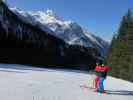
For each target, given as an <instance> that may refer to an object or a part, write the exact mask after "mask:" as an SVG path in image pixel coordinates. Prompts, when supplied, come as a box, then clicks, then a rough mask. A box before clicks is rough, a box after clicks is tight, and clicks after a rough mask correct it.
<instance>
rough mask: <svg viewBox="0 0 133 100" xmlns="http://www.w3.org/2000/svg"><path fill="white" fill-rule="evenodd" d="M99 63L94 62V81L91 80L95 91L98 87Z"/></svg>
mask: <svg viewBox="0 0 133 100" xmlns="http://www.w3.org/2000/svg"><path fill="white" fill-rule="evenodd" d="M100 67H101V66H100V65H99V63H96V67H95V72H96V78H95V79H94V81H93V85H94V89H95V91H97V89H98V82H99V79H100V76H101V75H100V73H101V72H100Z"/></svg>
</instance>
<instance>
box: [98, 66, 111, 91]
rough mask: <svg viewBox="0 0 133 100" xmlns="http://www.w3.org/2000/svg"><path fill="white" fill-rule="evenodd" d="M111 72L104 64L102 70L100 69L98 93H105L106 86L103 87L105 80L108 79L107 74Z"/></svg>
mask: <svg viewBox="0 0 133 100" xmlns="http://www.w3.org/2000/svg"><path fill="white" fill-rule="evenodd" d="M108 70H109V67H108V66H105V65H104V64H102V66H101V68H100V70H99V71H100V73H101V74H100V79H99V81H98V89H97V91H98V92H102V93H104V85H103V82H104V80H105V79H106V77H107V72H108Z"/></svg>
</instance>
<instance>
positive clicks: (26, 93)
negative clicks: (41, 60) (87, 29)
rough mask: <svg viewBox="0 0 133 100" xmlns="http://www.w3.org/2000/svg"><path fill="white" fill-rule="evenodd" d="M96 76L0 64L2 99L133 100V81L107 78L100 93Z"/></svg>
mask: <svg viewBox="0 0 133 100" xmlns="http://www.w3.org/2000/svg"><path fill="white" fill-rule="evenodd" d="M94 78H95V75H94V74H93V73H87V72H84V71H75V70H62V69H47V68H35V67H31V66H24V65H17V64H0V100H133V83H131V82H128V81H124V80H120V79H116V78H112V77H109V76H108V77H107V79H106V80H105V90H107V91H108V92H109V93H111V94H101V93H97V92H94V91H93V90H91V89H87V88H81V87H80V85H87V86H89V87H91V86H92V83H93V79H94Z"/></svg>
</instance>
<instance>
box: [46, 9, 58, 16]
mask: <svg viewBox="0 0 133 100" xmlns="http://www.w3.org/2000/svg"><path fill="white" fill-rule="evenodd" d="M46 14H47V15H48V16H57V15H56V13H55V12H54V11H53V10H51V9H48V10H47V11H46Z"/></svg>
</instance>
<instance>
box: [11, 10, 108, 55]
mask: <svg viewBox="0 0 133 100" xmlns="http://www.w3.org/2000/svg"><path fill="white" fill-rule="evenodd" d="M11 10H12V11H13V12H14V13H16V14H17V15H18V16H19V17H20V18H21V19H22V20H23V21H25V22H27V23H30V24H32V25H34V26H37V27H39V28H41V29H42V30H44V31H46V29H47V28H49V29H50V30H52V31H53V32H49V33H51V34H52V35H54V36H57V37H59V38H61V39H63V40H65V41H66V42H67V43H69V44H71V45H73V44H78V45H82V46H85V47H92V48H97V49H98V50H99V52H100V53H101V54H102V55H105V53H106V51H107V49H108V47H109V43H108V42H107V41H105V40H103V39H101V38H99V37H97V36H95V35H93V34H92V33H90V32H88V31H86V30H85V29H83V28H82V27H81V26H80V25H78V24H77V23H76V22H73V21H65V20H63V19H61V18H60V17H58V16H57V14H56V13H55V12H53V11H52V10H47V11H46V12H44V11H35V12H33V11H28V12H26V11H22V10H19V9H17V8H11ZM46 27H47V28H46ZM50 30H48V31H50Z"/></svg>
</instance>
